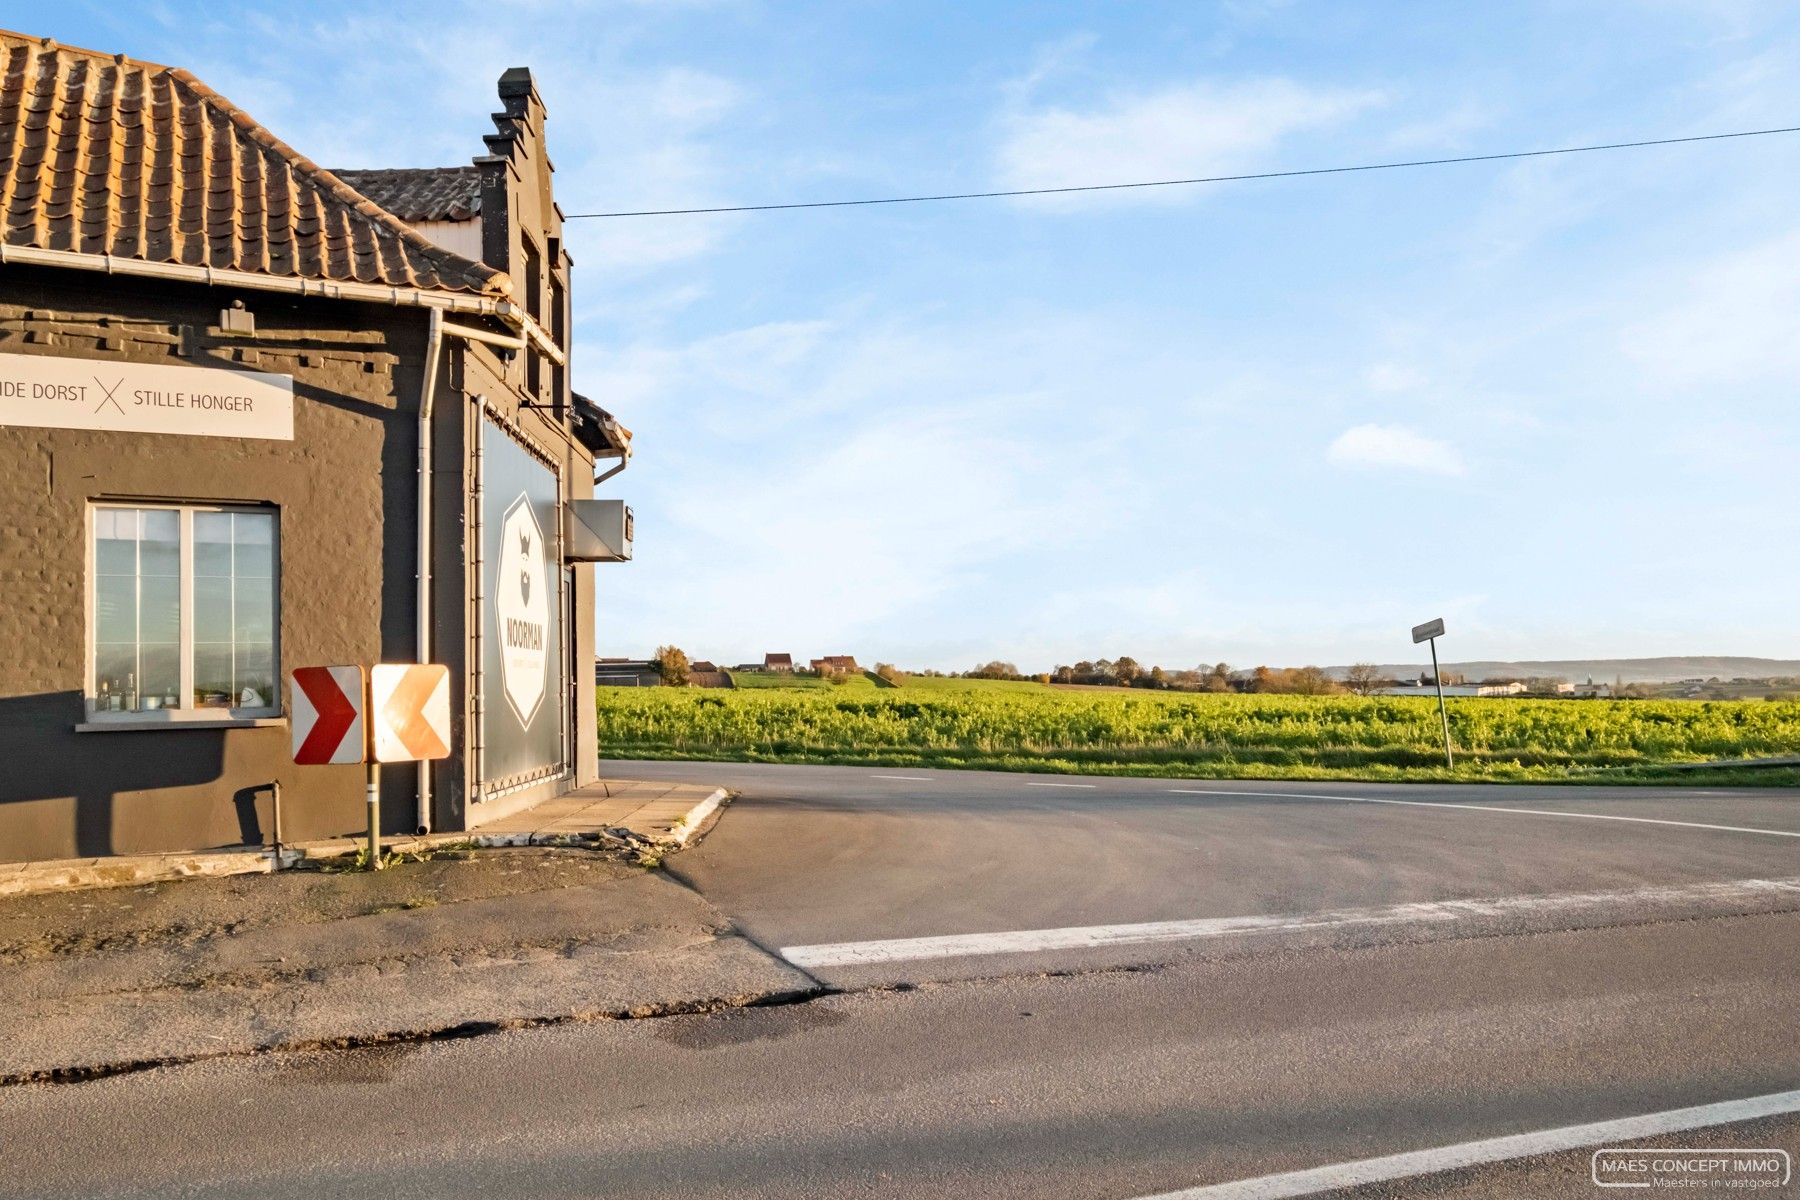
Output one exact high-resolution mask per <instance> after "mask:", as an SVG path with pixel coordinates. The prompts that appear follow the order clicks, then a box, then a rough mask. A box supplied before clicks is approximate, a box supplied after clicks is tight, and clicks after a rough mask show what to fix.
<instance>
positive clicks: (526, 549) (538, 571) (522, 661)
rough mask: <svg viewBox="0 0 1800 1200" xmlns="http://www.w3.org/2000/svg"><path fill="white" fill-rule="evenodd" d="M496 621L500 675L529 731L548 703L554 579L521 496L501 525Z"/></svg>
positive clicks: (538, 532) (539, 531)
mask: <svg viewBox="0 0 1800 1200" xmlns="http://www.w3.org/2000/svg"><path fill="white" fill-rule="evenodd" d="M494 615H495V618H496V620H497V623H498V625H499V634H500V675H501V685H502V690H504V691H505V692H506V702H507V703H508V704H510V705H511V706H512V710H513V712H514V713H516V714H518V718H519V724H521V725H530V724H531V718H532V717H533V716H535V715H536V714H537V710H538V705H540V704H542V703H543V702H544V684H545V681H546V680H547V679H548V678H549V674H550V578H549V572H548V571H546V570H545V558H544V531H543V530H542V529H540V528H538V521H537V517H536V516H535V515H534V514H533V513H532V511H531V501H530V500H529V499H528V498H527V497H526V496H525V495H524V494H523V493H521V494H520V495H519V498H518V499H517V500H514V501H513V502H512V506H511V507H510V508H508V509H507V510H506V516H505V517H504V518H502V519H501V522H500V554H499V556H498V561H497V562H496V563H495V565H494Z"/></svg>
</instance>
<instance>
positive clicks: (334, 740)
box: [293, 667, 364, 766]
mask: <svg viewBox="0 0 1800 1200" xmlns="http://www.w3.org/2000/svg"><path fill="white" fill-rule="evenodd" d="M293 714H294V724H293V734H294V761H295V762H297V763H303V764H310V765H312V766H326V765H329V764H332V763H359V762H361V761H362V760H363V749H364V747H363V672H362V668H361V667H296V668H294V705H293Z"/></svg>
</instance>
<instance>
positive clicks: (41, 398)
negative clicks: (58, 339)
mask: <svg viewBox="0 0 1800 1200" xmlns="http://www.w3.org/2000/svg"><path fill="white" fill-rule="evenodd" d="M0 425H24V426H29V427H31V428H33V429H108V430H114V431H117V432H120V433H173V434H181V435H184V436H189V437H230V438H259V439H263V440H267V441H281V442H291V441H293V440H294V378H293V376H291V375H272V374H269V373H267V372H264V371H231V370H226V369H224V368H222V367H188V366H181V367H163V366H149V365H146V364H143V363H125V362H112V361H109V360H106V359H97V358H60V357H54V356H51V355H45V354H0Z"/></svg>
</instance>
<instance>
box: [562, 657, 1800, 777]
mask: <svg viewBox="0 0 1800 1200" xmlns="http://www.w3.org/2000/svg"><path fill="white" fill-rule="evenodd" d="M976 682H979V681H970V680H957V681H943V680H920V681H918V682H917V685H915V684H913V683H909V684H908V685H907V686H904V687H900V688H895V689H885V688H884V689H876V688H873V687H870V688H867V689H866V690H865V689H858V690H855V691H849V690H847V689H846V688H829V687H827V688H819V689H805V690H800V689H774V688H767V689H749V690H743V691H731V690H725V689H716V690H700V689H684V688H601V689H600V694H599V701H598V708H599V740H600V752H601V753H602V754H603V755H605V756H608V757H613V758H691V759H730V760H744V761H764V762H815V763H842V764H862V765H885V766H909V765H910V766H941V767H979V768H987V769H995V770H1029V771H1053V772H1069V773H1094V774H1132V775H1162V776H1185V777H1190V778H1265V779H1280V778H1286V779H1445V778H1459V779H1471V780H1473V779H1493V780H1517V781H1528V780H1562V779H1573V778H1581V779H1591V780H1593V781H1596V782H1603V781H1621V780H1623V781H1629V780H1631V779H1634V778H1649V777H1655V776H1656V775H1657V774H1658V772H1657V771H1656V768H1657V767H1660V766H1663V765H1667V764H1676V763H1683V762H1700V761H1707V760H1717V759H1736V758H1756V757H1771V756H1780V755H1788V754H1800V703H1795V702H1762V701H1720V702H1706V703H1696V702H1690V701H1606V700H1584V701H1570V700H1563V701H1558V700H1511V699H1493V700H1488V699H1453V700H1452V701H1451V702H1450V721H1451V728H1452V733H1453V735H1454V737H1455V741H1456V746H1457V752H1458V757H1457V769H1456V772H1455V774H1454V776H1452V775H1451V774H1450V773H1449V772H1447V771H1446V770H1445V768H1444V764H1443V757H1442V756H1443V751H1442V743H1441V740H1440V739H1441V734H1440V732H1439V727H1438V716H1437V707H1436V705H1435V704H1434V703H1433V702H1432V701H1430V700H1428V699H1414V698H1412V697H1394V698H1374V699H1362V698H1358V697H1351V696H1239V695H1193V694H1184V693H1168V692H1163V693H1154V692H1142V693H1130V692H1110V691H1093V692H1079V691H1063V690H1059V689H1054V688H1045V687H1040V686H1037V685H1031V684H1026V685H1020V686H1015V687H1012V688H1004V687H992V686H989V687H977V688H969V687H960V688H953V687H950V686H947V685H948V684H950V683H957V684H968V683H976ZM1600 768H1622V769H1623V770H1605V771H1601V770H1598V769H1600ZM1712 774H1713V773H1711V772H1709V773H1708V780H1709V781H1712ZM1683 778H1692V777H1689V776H1685V775H1684V776H1683ZM1740 779H1741V780H1742V781H1745V782H1766V783H1792V782H1794V781H1795V779H1796V773H1795V772H1793V771H1789V770H1781V771H1770V770H1764V771H1755V772H1752V771H1742V772H1736V773H1733V774H1732V775H1731V777H1730V778H1729V779H1727V780H1726V781H1728V782H1737V781H1739V780H1740Z"/></svg>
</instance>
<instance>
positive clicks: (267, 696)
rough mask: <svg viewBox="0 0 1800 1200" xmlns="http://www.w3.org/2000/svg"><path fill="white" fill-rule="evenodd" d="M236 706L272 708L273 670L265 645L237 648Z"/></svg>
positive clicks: (273, 702)
mask: <svg viewBox="0 0 1800 1200" xmlns="http://www.w3.org/2000/svg"><path fill="white" fill-rule="evenodd" d="M236 703H237V707H239V708H273V707H274V705H275V672H274V670H273V656H272V655H271V653H270V650H269V647H267V646H239V647H238V648H237V700H236Z"/></svg>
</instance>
